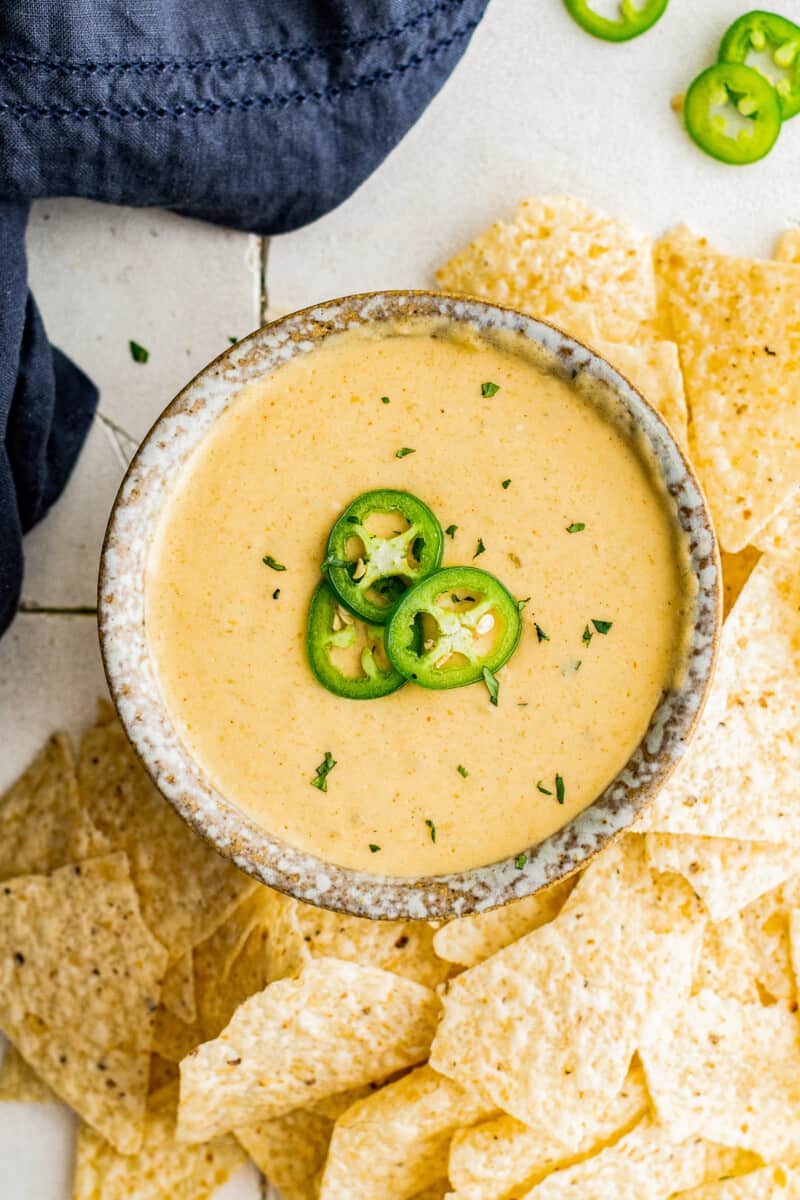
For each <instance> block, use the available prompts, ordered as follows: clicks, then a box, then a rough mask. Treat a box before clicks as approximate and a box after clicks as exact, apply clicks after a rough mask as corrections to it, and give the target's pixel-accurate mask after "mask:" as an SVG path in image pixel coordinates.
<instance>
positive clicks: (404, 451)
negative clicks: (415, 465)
mask: <svg viewBox="0 0 800 1200" xmlns="http://www.w3.org/2000/svg"><path fill="white" fill-rule="evenodd" d="M416 453H417V452H416V450H412V449H411V447H410V446H401V448H400V449H399V450H395V452H394V456H395V458H406V457H407V456H408V455H409V454H416Z"/></svg>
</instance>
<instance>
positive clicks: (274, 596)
mask: <svg viewBox="0 0 800 1200" xmlns="http://www.w3.org/2000/svg"><path fill="white" fill-rule="evenodd" d="M280 594H281V589H280V588H275V591H274V592H273V593H272V599H273V600H277V599H278V597H279V596H280Z"/></svg>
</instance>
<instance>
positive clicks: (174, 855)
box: [78, 710, 256, 962]
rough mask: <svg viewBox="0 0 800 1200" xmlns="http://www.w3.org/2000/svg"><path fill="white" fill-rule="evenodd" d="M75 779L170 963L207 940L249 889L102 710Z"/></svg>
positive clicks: (248, 882)
mask: <svg viewBox="0 0 800 1200" xmlns="http://www.w3.org/2000/svg"><path fill="white" fill-rule="evenodd" d="M78 776H79V779H80V789H81V798H82V800H83V803H84V804H85V805H86V808H87V809H88V811H89V813H90V815H91V817H92V818H93V820H94V822H95V824H96V825H97V826H98V828H99V829H101V830H102V832H103V833H104V834H105V835H106V837H107V838H108V840H109V842H110V843H111V846H112V848H113V849H114V850H124V851H125V852H126V853H127V855H128V857H129V859H130V863H131V874H132V876H133V880H134V883H135V884H136V887H137V890H138V892H139V899H140V901H141V905H142V916H143V917H144V920H145V922H146V923H147V925H148V926H149V927H150V929H151V930H152V931H153V933H155V935H156V937H157V938H158V939H159V940H160V941H161V942H162V943H163V944H164V945H165V946H166V947H167V949H168V951H169V956H170V962H175V961H176V960H177V959H179V958H180V957H181V956H182V955H183V954H185V952H186V951H187V950H188V949H191V948H192V947H193V946H195V945H196V944H197V943H198V942H200V941H202V940H203V938H206V937H208V936H209V935H210V934H211V933H213V931H214V930H215V929H216V927H217V925H219V924H220V922H221V921H223V920H224V919H225V917H226V916H227V915H228V913H229V912H231V911H232V910H233V908H235V906H236V905H237V904H238V902H239V901H240V900H241V899H242V897H243V896H244V895H246V894H247V893H248V892H250V891H251V890H252V889H253V888H254V887H255V886H256V885H255V882H254V881H253V880H252V879H250V878H249V877H248V876H247V875H244V874H242V872H241V871H239V870H237V868H236V867H234V866H233V864H232V863H230V862H228V861H227V860H226V859H224V858H221V857H220V855H218V854H217V853H216V852H215V851H214V850H212V849H211V847H210V846H207V845H206V843H205V842H204V841H203V840H202V839H201V838H199V837H198V836H197V835H196V834H195V833H193V832H192V830H191V829H190V828H189V826H188V825H187V824H186V823H185V822H184V821H182V820H181V818H180V817H179V816H178V814H177V813H176V812H175V810H174V809H173V808H171V806H170V805H169V804H168V803H167V801H166V800H165V799H164V797H163V796H162V795H161V794H160V793H159V792H158V791H157V789H156V788H155V787H154V786H153V784H152V783H151V782H150V779H149V778H148V776H147V774H146V773H145V771H144V768H143V767H142V766H141V764H140V763H139V760H138V759H137V758H136V755H135V754H134V753H133V751H132V749H131V747H130V745H129V743H128V739H127V738H126V737H125V734H124V733H123V731H122V727H121V726H120V724H119V722H118V721H116V720H115V719H109V714H108V712H107V710H104V711H103V712H102V713H101V718H100V723H99V724H97V725H95V726H94V728H92V729H90V730H89V731H88V732H87V733H86V734H85V736H84V738H83V741H82V742H81V749H80V758H79V763H78Z"/></svg>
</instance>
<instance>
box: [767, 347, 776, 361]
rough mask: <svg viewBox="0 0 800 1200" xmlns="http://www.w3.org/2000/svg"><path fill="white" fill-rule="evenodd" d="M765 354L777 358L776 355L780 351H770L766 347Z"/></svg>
mask: <svg viewBox="0 0 800 1200" xmlns="http://www.w3.org/2000/svg"><path fill="white" fill-rule="evenodd" d="M764 353H765V354H769V355H770V356H771V357H772V358H774V357H775V355H776V354H777V353H778V351H777V350H770V348H769V346H765V347H764Z"/></svg>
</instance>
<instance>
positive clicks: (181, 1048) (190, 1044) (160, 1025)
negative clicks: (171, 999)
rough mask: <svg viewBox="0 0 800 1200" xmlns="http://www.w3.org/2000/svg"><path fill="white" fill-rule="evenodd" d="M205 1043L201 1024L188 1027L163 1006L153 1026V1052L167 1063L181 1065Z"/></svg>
mask: <svg viewBox="0 0 800 1200" xmlns="http://www.w3.org/2000/svg"><path fill="white" fill-rule="evenodd" d="M202 1041H203V1031H202V1030H201V1028H200V1022H199V1021H194V1022H193V1023H192V1024H189V1025H187V1024H186V1022H185V1021H182V1020H181V1019H180V1017H176V1016H175V1015H174V1013H171V1012H170V1011H169V1009H168V1008H164V1006H163V1005H162V1004H160V1005H159V1006H158V1011H157V1012H156V1019H155V1024H154V1025H153V1050H154V1051H155V1052H156V1054H159V1055H160V1056H161V1057H162V1058H165V1059H166V1060H167V1062H172V1063H179V1062H180V1061H181V1059H184V1058H186V1055H187V1054H191V1052H192V1050H194V1049H195V1048H196V1047H197V1046H199V1045H200V1043H201V1042H202Z"/></svg>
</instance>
